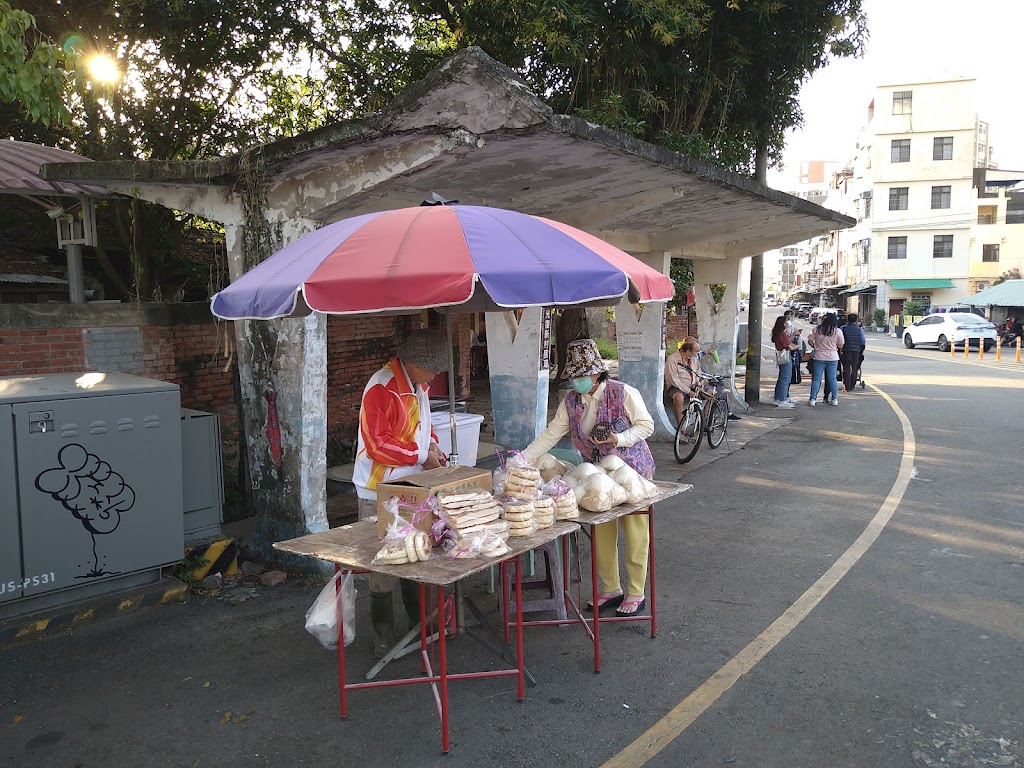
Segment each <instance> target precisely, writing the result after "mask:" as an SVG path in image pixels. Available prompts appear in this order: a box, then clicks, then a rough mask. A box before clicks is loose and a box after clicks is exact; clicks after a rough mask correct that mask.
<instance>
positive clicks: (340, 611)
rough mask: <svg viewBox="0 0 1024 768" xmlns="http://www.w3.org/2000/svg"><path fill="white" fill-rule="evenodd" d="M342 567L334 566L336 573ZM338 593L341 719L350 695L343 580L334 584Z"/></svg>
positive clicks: (343, 717) (346, 713) (344, 713)
mask: <svg viewBox="0 0 1024 768" xmlns="http://www.w3.org/2000/svg"><path fill="white" fill-rule="evenodd" d="M340 570H341V568H340V567H339V566H337V565H335V566H334V573H335V575H337V573H338V571H340ZM334 588H335V591H336V593H337V594H338V603H337V605H338V689H339V692H340V693H341V719H342V720H344V719H345V718H346V717H348V696H347V692H346V690H345V622H344V621H343V620H342V616H344V615H345V606H344V605H343V601H344V599H345V597H344V595H342V594H341V580H340V579H339V580H338V583H337V584H335V586H334Z"/></svg>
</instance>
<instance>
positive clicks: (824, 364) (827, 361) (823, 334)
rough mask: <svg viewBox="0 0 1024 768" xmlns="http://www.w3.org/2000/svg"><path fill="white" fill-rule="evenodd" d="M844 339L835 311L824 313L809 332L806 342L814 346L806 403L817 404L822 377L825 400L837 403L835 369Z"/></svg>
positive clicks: (837, 365) (837, 393)
mask: <svg viewBox="0 0 1024 768" xmlns="http://www.w3.org/2000/svg"><path fill="white" fill-rule="evenodd" d="M845 341H846V340H845V339H844V338H843V334H842V332H841V331H840V330H839V328H838V327H837V323H836V313H835V312H826V313H824V314H823V315H822V316H821V320H820V322H819V323H818V327H817V328H815V329H814V331H812V332H811V335H810V337H809V338H808V339H807V343H808V344H810V345H811V347H813V348H814V362H813V368H812V371H813V373H812V374H811V396H810V399H809V400H808V401H807V404H808V405H810V406H812V407H813V406H815V405H817V404H818V390H820V389H821V380H822V378H824V380H825V402H826V403H828V402H831V403H832V405H839V386H838V383H837V382H836V369H837V368H838V367H839V351H840V350H841V349H842V348H843V344H844V343H845Z"/></svg>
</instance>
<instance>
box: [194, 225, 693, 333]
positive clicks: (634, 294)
mask: <svg viewBox="0 0 1024 768" xmlns="http://www.w3.org/2000/svg"><path fill="white" fill-rule="evenodd" d="M672 295H673V286H672V281H671V280H670V279H669V278H668V277H667V276H665V275H663V274H661V273H660V272H658V271H657V270H656V269H653V268H651V267H649V266H647V265H646V264H644V263H643V262H641V261H639V260H638V259H636V258H634V257H632V256H630V255H629V254H628V253H626V252H625V251H621V250H619V249H618V248H616V247H615V246H613V245H611V244H609V243H607V242H605V241H604V240H601V239H600V238H598V237H594V236H593V235H590V234H588V233H586V232H583V231H581V230H579V229H576V228H574V227H570V226H568V225H567V224H562V223H560V222H557V221H551V220H550V219H545V218H543V217H540V216H529V215H526V214H523V213H518V212H516V211H508V210H503V209H501V208H488V207H482V206H472V205H437V206H420V207H415V208H402V209H399V210H393V211H382V212H378V213H368V214H364V215H362V216H355V217H353V218H351V219H344V220H342V221H339V222H336V223H334V224H331V225H329V226H326V227H324V228H323V229H319V230H316V231H315V232H311V233H310V234H308V235H306V236H304V237H302V238H300V239H299V240H296V241H295V242H294V243H292V244H290V245H288V246H287V247H285V248H283V249H282V250H280V251H278V252H277V253H276V254H274V255H273V256H271V257H270V258H268V259H267V260H266V261H264V262H262V263H261V264H259V265H257V266H256V267H255V268H253V269H252V270H250V271H249V272H247V273H246V274H245V275H243V276H242V277H241V278H239V279H238V280H236V281H235V282H233V283H232V284H231V285H230V286H228V287H227V288H225V289H224V290H223V291H221V292H220V293H218V294H217V295H216V296H214V297H213V313H214V314H215V315H216V316H217V317H220V318H224V319H227V320H241V319H271V318H278V317H289V316H292V315H298V314H304V313H306V312H308V311H309V310H312V311H315V312H323V313H327V314H359V313H367V312H388V313H402V312H416V311H418V310H421V309H428V308H436V307H451V308H453V309H458V310H459V311H465V312H476V311H487V310H500V309H511V308H522V307H534V306H540V307H561V306H574V305H590V306H601V305H614V304H618V303H619V301H620V300H621V299H622V298H623V297H627V296H628V297H629V300H630V301H631V302H633V303H643V302H648V301H667V300H669V299H671V298H672Z"/></svg>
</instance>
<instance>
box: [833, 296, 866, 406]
mask: <svg viewBox="0 0 1024 768" xmlns="http://www.w3.org/2000/svg"><path fill="white" fill-rule="evenodd" d="M859 319H860V318H858V317H857V315H856V314H855V313H853V312H851V313H850V314H848V315H847V316H846V325H844V326H843V327H842V328H840V329H839V330H840V331H842V332H843V339H844V343H843V354H842V355H841V356H840V363H841V365H842V371H843V386H844V387H845V388H846V391H847V392H853V391H855V387H856V386H857V372H858V371H860V361H861V360H863V359H864V348H865V347H866V346H867V343H868V342H867V338H866V337H865V336H864V329H863V328H861V327H860V325H858V324H857V320H859Z"/></svg>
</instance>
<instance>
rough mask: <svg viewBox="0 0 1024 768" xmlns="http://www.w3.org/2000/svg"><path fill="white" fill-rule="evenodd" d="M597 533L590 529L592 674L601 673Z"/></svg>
mask: <svg viewBox="0 0 1024 768" xmlns="http://www.w3.org/2000/svg"><path fill="white" fill-rule="evenodd" d="M598 594H599V592H598V586H597V532H596V531H595V530H594V528H593V527H592V528H591V529H590V595H591V597H590V604H591V606H593V608H594V674H595V675H596V674H597V673H598V672H600V671H601V608H600V607H599V606H598V604H597V596H598Z"/></svg>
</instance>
